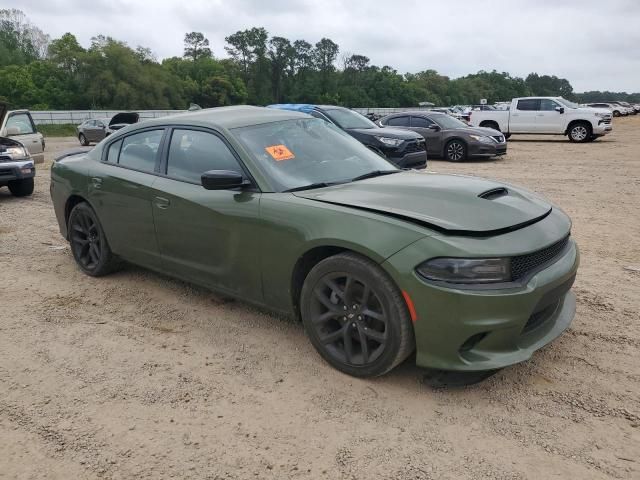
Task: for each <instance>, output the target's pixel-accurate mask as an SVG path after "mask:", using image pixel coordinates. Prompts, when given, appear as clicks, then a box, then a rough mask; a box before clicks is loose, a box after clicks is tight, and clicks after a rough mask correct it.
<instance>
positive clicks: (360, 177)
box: [351, 170, 402, 182]
mask: <svg viewBox="0 0 640 480" xmlns="http://www.w3.org/2000/svg"><path fill="white" fill-rule="evenodd" d="M401 171H402V170H374V171H373V172H369V173H365V174H364V175H358V176H357V177H355V178H352V179H351V181H352V182H357V181H358V180H364V179H365V178H373V177H381V176H382V175H389V174H391V173H398V172H401Z"/></svg>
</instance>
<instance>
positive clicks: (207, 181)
mask: <svg viewBox="0 0 640 480" xmlns="http://www.w3.org/2000/svg"><path fill="white" fill-rule="evenodd" d="M200 180H201V181H202V186H203V187H204V188H205V189H206V190H228V189H231V188H237V187H242V186H243V185H246V182H245V180H244V178H243V177H242V175H240V174H239V173H238V172H232V171H230V170H209V171H208V172H204V173H203V174H202V177H200Z"/></svg>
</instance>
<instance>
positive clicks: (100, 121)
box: [76, 118, 109, 146]
mask: <svg viewBox="0 0 640 480" xmlns="http://www.w3.org/2000/svg"><path fill="white" fill-rule="evenodd" d="M108 127H109V119H108V118H92V119H90V120H85V121H84V122H82V123H81V124H80V125H78V126H77V127H76V131H77V136H78V140H80V145H84V146H87V145H89V144H90V143H98V142H99V141H101V140H102V139H104V138H105V137H106V136H107V134H108V131H107V128H108Z"/></svg>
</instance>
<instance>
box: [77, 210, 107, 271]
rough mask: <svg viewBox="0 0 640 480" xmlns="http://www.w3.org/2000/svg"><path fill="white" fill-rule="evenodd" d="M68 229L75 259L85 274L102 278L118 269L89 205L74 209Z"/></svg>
mask: <svg viewBox="0 0 640 480" xmlns="http://www.w3.org/2000/svg"><path fill="white" fill-rule="evenodd" d="M68 229H69V243H70V244H71V252H72V253H73V258H74V259H75V261H76V263H77V264H78V266H79V267H80V269H81V270H82V271H83V272H84V273H86V274H87V275H91V276H92V277H100V276H102V275H106V274H108V273H111V272H112V271H113V270H114V269H115V268H116V267H117V259H116V258H115V257H114V255H113V253H111V248H109V244H108V243H107V239H106V237H105V235H104V231H103V230H102V226H101V225H100V222H99V221H98V217H97V216H96V214H95V212H94V211H93V209H92V208H91V207H90V206H89V205H88V204H87V203H79V204H77V205H76V206H75V207H73V210H71V214H70V215H69V226H68Z"/></svg>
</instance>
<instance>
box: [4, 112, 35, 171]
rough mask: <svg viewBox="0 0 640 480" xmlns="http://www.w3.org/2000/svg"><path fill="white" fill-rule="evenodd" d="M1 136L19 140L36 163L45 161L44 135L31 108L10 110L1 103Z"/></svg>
mask: <svg viewBox="0 0 640 480" xmlns="http://www.w3.org/2000/svg"><path fill="white" fill-rule="evenodd" d="M0 137H9V138H12V139H14V140H17V141H19V142H20V143H21V144H22V145H24V146H25V148H26V149H27V151H28V152H29V155H30V156H31V158H32V159H33V161H34V162H35V163H42V162H44V137H43V136H42V134H41V133H40V132H38V130H37V129H36V124H35V123H34V121H33V118H31V114H30V113H29V110H8V109H7V105H6V104H4V103H0Z"/></svg>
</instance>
